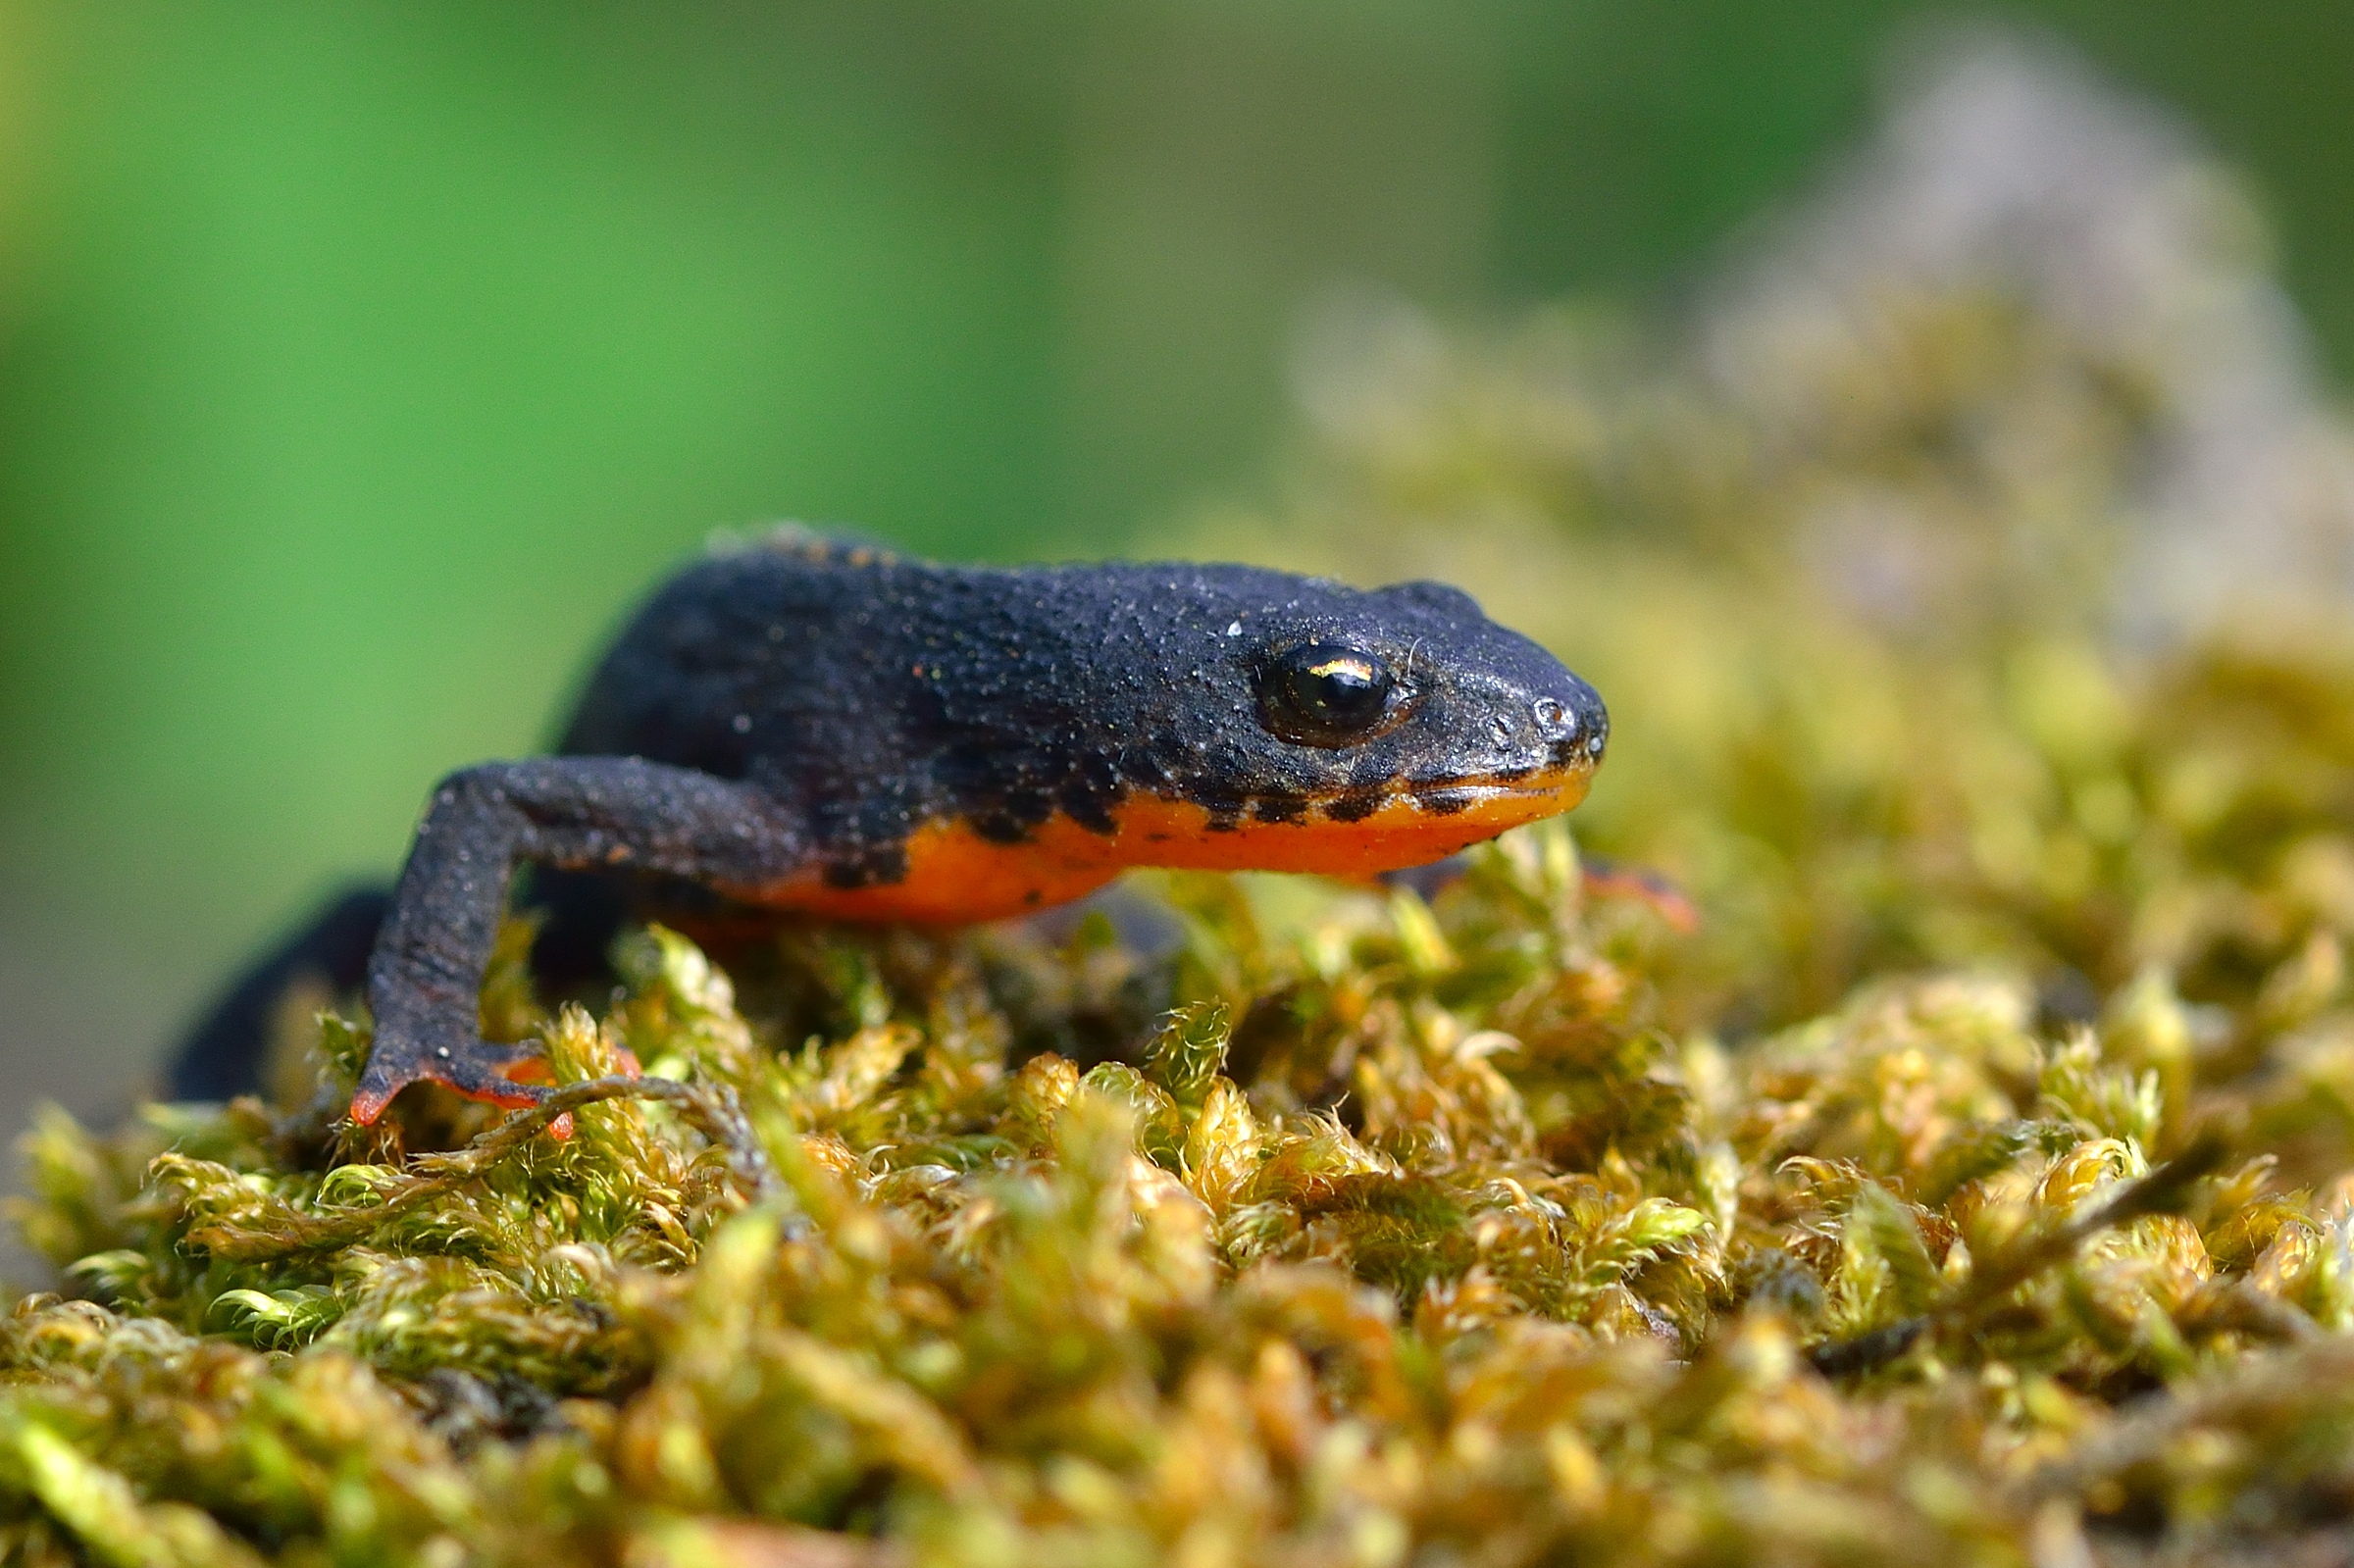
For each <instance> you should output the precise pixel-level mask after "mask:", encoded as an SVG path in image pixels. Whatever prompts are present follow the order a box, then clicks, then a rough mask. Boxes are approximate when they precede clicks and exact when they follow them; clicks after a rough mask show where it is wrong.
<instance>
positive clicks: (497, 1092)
mask: <svg viewBox="0 0 2354 1568" xmlns="http://www.w3.org/2000/svg"><path fill="white" fill-rule="evenodd" d="M533 1069H537V1071H538V1072H539V1073H540V1074H541V1075H542V1076H544V1075H545V1073H546V1070H547V1063H546V1058H545V1057H544V1056H543V1055H541V1053H540V1048H539V1046H538V1044H537V1041H534V1042H532V1043H529V1044H523V1045H491V1044H487V1043H486V1042H485V1041H483V1040H479V1039H476V1038H474V1037H472V1036H471V1035H469V1036H467V1037H462V1038H459V1039H456V1040H444V1041H441V1042H439V1043H435V1042H434V1041H433V1040H432V1039H431V1038H430V1037H426V1036H421V1035H417V1034H412V1033H410V1032H408V1031H406V1030H402V1031H397V1032H388V1031H385V1030H382V1029H380V1030H379V1031H378V1032H377V1037H376V1046H375V1048H374V1049H373V1050H372V1051H370V1053H369V1056H368V1066H367V1069H366V1070H365V1071H364V1072H362V1073H361V1074H360V1084H359V1087H358V1089H357V1090H356V1091H355V1092H354V1093H353V1094H352V1096H351V1119H352V1120H353V1121H355V1122H357V1123H359V1124H360V1125H361V1126H362V1127H367V1126H370V1125H372V1124H373V1123H374V1122H375V1121H376V1119H377V1118H378V1117H380V1116H382V1115H384V1107H385V1106H387V1105H389V1104H391V1103H392V1096H393V1095H395V1094H397V1093H399V1092H400V1091H401V1090H402V1089H404V1088H406V1087H409V1086H410V1085H411V1084H417V1083H431V1084H439V1085H441V1086H442V1087H445V1088H450V1089H455V1090H456V1091H457V1092H458V1093H460V1094H463V1095H465V1096H466V1097H467V1098H468V1099H470V1100H482V1101H484V1102H486V1103H487V1104H491V1105H500V1106H505V1107H506V1108H508V1109H510V1110H514V1109H519V1108H521V1107H523V1106H526V1105H537V1104H538V1103H539V1102H540V1101H541V1100H543V1099H545V1098H546V1097H547V1094H548V1090H549V1086H548V1085H546V1084H527V1083H519V1082H517V1081H516V1080H515V1079H514V1078H512V1077H510V1076H509V1075H510V1074H511V1073H515V1072H519V1071H520V1072H529V1071H532V1070H533Z"/></svg>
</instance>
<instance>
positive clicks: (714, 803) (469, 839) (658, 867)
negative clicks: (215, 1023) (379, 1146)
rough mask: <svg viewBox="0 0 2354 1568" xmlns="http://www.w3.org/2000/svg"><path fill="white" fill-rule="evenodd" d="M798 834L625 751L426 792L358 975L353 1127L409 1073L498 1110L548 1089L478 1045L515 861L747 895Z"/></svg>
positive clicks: (706, 784)
mask: <svg viewBox="0 0 2354 1568" xmlns="http://www.w3.org/2000/svg"><path fill="white" fill-rule="evenodd" d="M807 852H808V839H807V835H806V833H805V832H804V831H803V827H802V824H801V820H800V818H799V817H798V815H797V814H796V813H794V812H793V810H792V808H791V807H789V806H787V805H786V804H785V803H784V802H782V801H779V800H777V799H775V798H774V797H773V796H771V795H768V794H766V793H764V792H763V791H761V790H759V789H756V788H754V787H752V786H751V785H749V784H735V783H731V782H729V781H727V780H724V779H716V778H713V777H712V776H711V775H709V774H705V773H697V772H695V771H693V770H692V769H688V768H671V767H664V766H662V765H660V764H658V763H651V762H642V761H640V760H639V759H637V758H635V757H536V758H532V759H530V760H528V761H523V762H493V763H485V764H483V765H482V766H480V767H475V768H468V769H465V770H464V771H462V772H459V773H454V774H451V775H450V776H449V777H448V778H447V779H444V780H443V781H442V782H441V784H439V785H438V786H437V787H436V788H435V791H434V798H433V804H432V806H431V807H430V808H429V809H428V810H427V812H426V815H425V821H424V822H423V823H422V824H420V825H419V827H418V829H417V840H416V843H415V844H414V845H413V846H412V847H411V848H410V851H409V861H408V864H407V866H406V867H404V868H403V869H402V871H401V874H400V885H399V886H398V887H397V888H395V889H394V891H393V895H392V909H391V914H390V916H389V917H388V918H387V919H386V920H385V922H384V935H383V936H382V937H380V938H379V940H378V942H377V947H376V954H375V956H374V957H373V958H372V959H371V960H370V961H369V965H368V1005H369V1008H370V1009H371V1011H373V1012H374V1014H375V1015H376V1043H375V1048H374V1050H373V1052H372V1053H371V1054H370V1056H369V1058H368V1067H367V1070H366V1072H364V1073H363V1074H362V1075H361V1077H360V1083H359V1089H358V1092H356V1093H354V1094H353V1095H352V1098H351V1115H352V1119H353V1120H354V1121H356V1122H360V1123H362V1124H366V1123H369V1122H373V1121H375V1120H376V1119H377V1118H378V1117H379V1116H381V1115H383V1114H384V1107H385V1105H387V1104H389V1103H390V1102H391V1099H392V1096H393V1095H395V1094H397V1093H399V1092H400V1090H401V1089H402V1088H404V1087H407V1086H408V1085H410V1084H413V1083H416V1082H417V1081H419V1080H420V1079H431V1080H432V1081H434V1082H435V1083H438V1084H446V1085H447V1086H449V1087H451V1088H454V1089H456V1090H457V1091H458V1092H459V1093H461V1094H465V1095H468V1096H470V1097H472V1098H475V1099H481V1100H488V1101H490V1102H491V1103H493V1104H497V1105H529V1104H532V1103H533V1102H534V1101H536V1100H537V1099H539V1098H540V1097H541V1096H542V1095H543V1094H545V1093H546V1092H547V1091H546V1090H545V1089H544V1088H541V1087H536V1086H533V1085H528V1084H518V1083H516V1082H514V1081H513V1080H512V1079H509V1078H508V1077H507V1076H506V1074H505V1072H504V1069H505V1068H506V1067H508V1066H510V1065H512V1064H513V1063H514V1062H515V1061H516V1060H517V1059H518V1058H519V1057H520V1056H522V1055H524V1054H526V1053H524V1052H522V1051H518V1050H517V1049H515V1048H513V1047H508V1046H495V1045H489V1044H486V1043H485V1042H484V1040H483V1038H482V1037H481V1033H480V1024H479V1017H480V1007H481V997H482V986H483V971H484V969H485V968H486V966H487V964H488V963H489V960H490V949H491V944H492V942H493V940H494V939H495V938H496V936H497V935H498V923H499V919H500V917H501V915H502V914H503V912H504V910H505V907H506V898H507V883H508V881H509V879H510V878H511V877H512V876H513V874H514V871H515V868H516V867H517V866H518V865H519V864H523V863H526V862H530V863H534V864H538V865H547V866H555V867H560V868H562V869H565V870H568V871H581V870H588V869H591V868H612V869H617V870H619V869H627V870H636V871H650V872H658V873H665V874H668V875H670V876H675V877H684V878H688V879H690V880H691V881H694V882H699V883H705V884H711V885H735V886H754V885H760V884H763V883H768V882H774V881H777V880H779V879H781V878H783V877H785V876H787V875H790V874H791V873H792V872H793V871H795V870H797V869H799V867H800V866H801V864H802V863H803V861H804V860H805V858H806V856H807Z"/></svg>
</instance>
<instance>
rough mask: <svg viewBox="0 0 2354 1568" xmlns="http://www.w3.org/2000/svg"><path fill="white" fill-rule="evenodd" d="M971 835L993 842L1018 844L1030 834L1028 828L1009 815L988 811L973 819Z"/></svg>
mask: <svg viewBox="0 0 2354 1568" xmlns="http://www.w3.org/2000/svg"><path fill="white" fill-rule="evenodd" d="M973 836H974V837H976V838H981V839H985V840H987V841H988V842H990V843H993V844H1018V843H1020V842H1022V841H1023V840H1024V839H1026V838H1028V837H1029V836H1030V829H1029V827H1028V826H1027V825H1026V824H1024V823H1020V822H1016V821H1015V820H1014V819H1013V818H1011V817H1007V816H1001V815H999V814H998V813H996V812H990V813H988V814H986V815H983V816H978V817H975V818H974V819H973Z"/></svg>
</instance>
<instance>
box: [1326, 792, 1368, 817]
mask: <svg viewBox="0 0 2354 1568" xmlns="http://www.w3.org/2000/svg"><path fill="white" fill-rule="evenodd" d="M1380 809H1381V796H1380V795H1378V794H1370V793H1368V794H1359V795H1342V796H1340V797H1338V798H1337V799H1334V800H1330V801H1327V802H1325V805H1324V815H1325V816H1327V817H1329V818H1331V819H1332V820H1333V821H1334V822H1362V821H1364V820H1365V819H1366V818H1367V817H1370V816H1372V815H1373V813H1375V812H1376V811H1379V810H1380Z"/></svg>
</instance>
